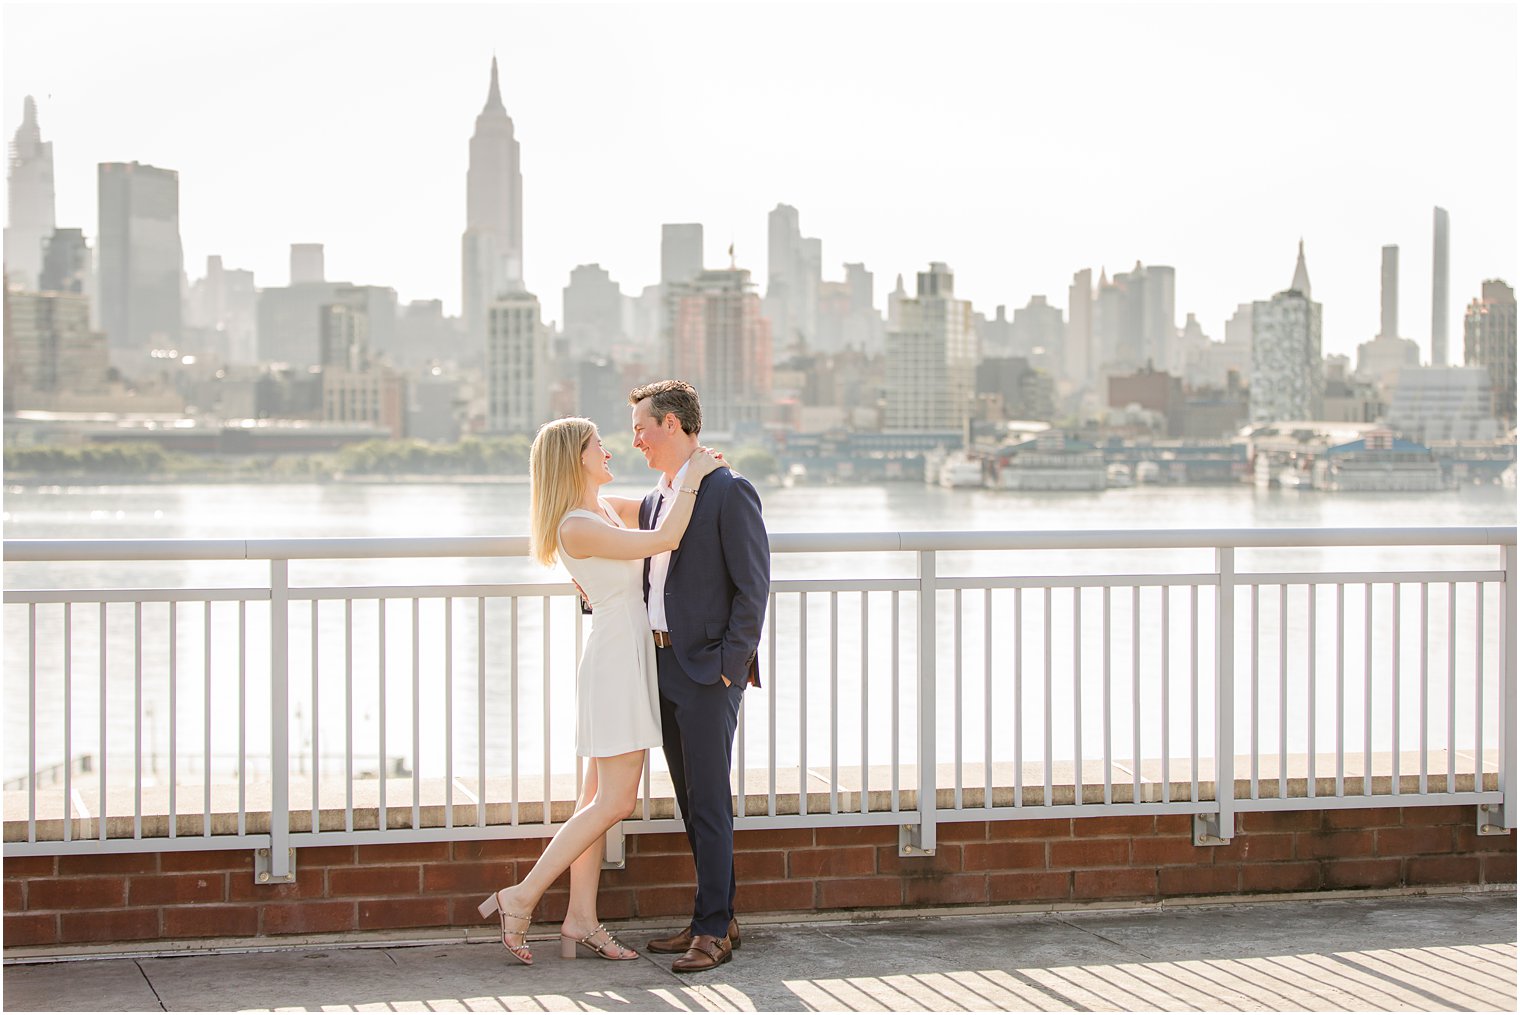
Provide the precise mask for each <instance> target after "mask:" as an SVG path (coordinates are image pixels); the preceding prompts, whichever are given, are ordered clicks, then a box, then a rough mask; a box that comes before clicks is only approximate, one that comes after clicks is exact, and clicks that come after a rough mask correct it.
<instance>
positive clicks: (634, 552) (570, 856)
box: [480, 417, 720, 965]
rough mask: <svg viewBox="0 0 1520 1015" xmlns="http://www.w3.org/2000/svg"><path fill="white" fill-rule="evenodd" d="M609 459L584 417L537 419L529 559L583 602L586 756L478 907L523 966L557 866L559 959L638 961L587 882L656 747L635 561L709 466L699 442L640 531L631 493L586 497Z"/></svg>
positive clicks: (667, 531) (602, 478)
mask: <svg viewBox="0 0 1520 1015" xmlns="http://www.w3.org/2000/svg"><path fill="white" fill-rule="evenodd" d="M611 457H612V455H611V454H610V453H609V452H608V451H607V450H606V449H605V448H603V447H602V440H601V437H600V435H599V434H598V433H597V432H596V426H595V424H593V423H592V422H591V421H590V420H587V419H578V418H574V417H572V418H567V419H557V420H554V421H553V422H551V423H545V424H544V425H543V426H542V427H540V428H539V431H538V436H537V437H535V438H534V439H533V449H532V451H531V452H530V454H529V459H528V475H529V479H530V484H531V492H530V502H531V512H530V528H531V530H532V543H533V556H534V557H535V558H537V559H538V561H539V562H540V563H542V564H544V565H551V564H553V563H554V562H555V560H556V559H559V560H562V561H563V562H564V564H565V567H566V568H567V569H568V570H569V571H570V575H571V577H573V578H574V579H575V580H576V582H577V584H579V585H580V587H581V590H582V591H583V592H584V593H585V595H586V597H587V599H588V600H589V601H590V603H591V610H592V613H591V618H592V619H591V634H590V637H589V638H588V639H587V642H586V647H585V650H584V652H583V653H582V655H581V665H580V670H579V671H578V673H577V674H576V684H575V711H576V727H575V753H576V754H578V755H580V756H581V757H583V758H588V759H590V763H589V764H588V766H587V771H586V779H585V785H584V788H583V791H582V793H581V798H580V800H579V802H578V804H577V810H576V812H575V814H574V816H573V817H571V818H570V820H569V821H567V822H565V824H564V825H563V826H561V827H560V830H559V831H558V832H556V833H555V835H554V838H553V839H552V840H551V841H550V843H549V846H548V848H546V849H545V850H544V853H543V856H541V857H539V858H538V862H537V863H535V864H534V865H533V869H532V870H531V871H529V872H528V876H527V877H525V878H523V879H522V880H521V881H520V882H518V883H517V884H515V885H513V886H512V887H510V888H503V889H501V890H500V891H497V892H495V893H493V894H492V895H491V896H490V897H488V898H487V899H486V900H485V901H484V902H482V903H481V904H480V915H481V916H482V917H487V918H489V917H490V916H492V915H493V914H496V915H498V916H499V917H500V919H501V943H502V944H503V945H505V946H506V949H507V951H508V952H509V953H511V955H512V956H513V957H514V958H516V959H517V960H518V961H519V962H522V963H524V964H527V965H531V964H532V962H533V953H532V952H531V951H530V950H529V949H528V944H527V932H528V925H529V922H530V919H531V917H532V915H533V909H534V907H536V906H537V905H538V901H539V899H540V898H542V897H543V894H544V892H545V891H546V890H548V888H549V886H550V885H551V884H553V883H554V880H555V879H556V878H558V877H559V876H560V874H561V873H563V872H564V871H565V869H566V868H569V870H570V904H569V908H568V909H567V911H566V913H565V919H564V922H563V923H562V924H561V925H560V949H561V952H560V953H561V955H563V956H564V957H566V958H573V957H574V956H575V954H576V949H577V948H579V947H584V948H586V949H587V950H589V951H590V952H592V953H593V954H595V955H598V956H600V957H602V958H604V959H634V958H638V953H637V952H634V951H632V950H631V949H629V948H626V947H624V946H623V945H622V944H621V943H620V942H618V940H617V939H616V938H614V937H613V936H612V934H611V933H610V932H609V931H608V930H607V928H606V927H604V926H602V924H601V922H600V921H599V920H597V918H596V890H597V881H598V878H599V877H600V874H601V861H602V857H601V848H600V847H601V841H602V837H603V836H604V835H605V834H606V833H607V830H608V829H609V828H611V827H612V826H613V825H615V824H617V823H618V822H619V821H621V820H623V819H624V818H626V817H627V816H628V815H629V814H631V813H632V812H633V808H634V805H635V804H636V803H637V801H638V787H639V778H640V776H641V775H642V774H643V771H644V757H645V752H646V751H647V750H648V749H649V748H651V747H656V746H659V744H660V743H661V735H660V698H659V686H658V683H657V675H656V671H655V656H654V639H653V637H652V636H651V635H650V633H649V614H648V612H647V611H646V609H645V606H644V558H646V557H650V556H653V555H654V554H657V553H663V552H665V551H667V550H673V549H675V548H676V546H677V545H678V544H679V543H680V541H681V536H682V535H683V534H685V532H686V523H687V522H688V521H689V520H690V519H691V510H692V505H693V503H694V502H695V501H696V499H697V498H696V493H697V485H698V484H700V483H701V481H702V479H703V478H704V477H706V476H707V475H708V474H709V473H711V472H712V471H713V470H714V469H716V468H718V467H719V465H720V462H719V461H718V459H717V457H716V456H715V455H713V454H712V453H710V452H708V451H707V450H706V449H704V448H699V449H698V450H697V451H696V452H695V453H694V454H693V455H692V460H691V465H690V467H689V468H688V469H687V472H686V483H687V485H686V486H683V487H682V488H681V489H680V490H679V491H678V492H677V495H676V502H675V505H674V506H673V507H672V508H671V510H670V512H669V513H668V514H667V515H666V516H665V518H664V520H663V521H662V522H661V523H660V525H659V527H658V528H656V529H652V530H649V531H643V530H640V529H639V527H638V505H639V502H638V501H636V500H627V499H623V498H603V497H600V496H598V491H599V490H600V488H601V487H602V485H603V484H605V483H608V482H610V481H611V480H612V471H611V470H610V469H609V468H608V467H607V461H608V459H610V458H611Z"/></svg>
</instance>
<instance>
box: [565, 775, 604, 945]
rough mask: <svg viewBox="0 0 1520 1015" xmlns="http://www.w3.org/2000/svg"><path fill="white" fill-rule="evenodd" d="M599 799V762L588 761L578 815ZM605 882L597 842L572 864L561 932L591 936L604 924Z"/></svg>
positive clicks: (599, 848) (599, 846)
mask: <svg viewBox="0 0 1520 1015" xmlns="http://www.w3.org/2000/svg"><path fill="white" fill-rule="evenodd" d="M594 799H596V759H595V758H587V759H586V780H585V782H584V783H583V784H582V785H581V798H580V800H579V801H577V802H576V805H575V809H576V811H577V812H580V811H583V810H585V809H586V808H587V807H590V806H591V802H592V801H593V800H594ZM601 880H602V843H601V842H594V843H592V844H591V846H590V847H589V848H587V850H586V852H584V853H582V854H581V855H580V856H578V857H576V858H575V862H574V863H572V864H571V865H570V906H569V908H568V909H567V910H565V921H564V923H563V924H561V925H560V933H561V934H568V935H570V936H571V937H576V938H579V937H581V936H582V935H584V934H589V933H591V931H592V929H593V928H595V927H596V925H597V923H599V922H600V921H598V920H597V918H596V893H597V886H598V885H599V884H600V883H601Z"/></svg>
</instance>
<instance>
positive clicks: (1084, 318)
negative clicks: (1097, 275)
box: [1063, 268, 1093, 385]
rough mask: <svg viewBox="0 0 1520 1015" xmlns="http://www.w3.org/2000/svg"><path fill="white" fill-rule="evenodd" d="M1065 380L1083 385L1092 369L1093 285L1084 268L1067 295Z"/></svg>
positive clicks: (1090, 274) (1072, 278) (1088, 273)
mask: <svg viewBox="0 0 1520 1015" xmlns="http://www.w3.org/2000/svg"><path fill="white" fill-rule="evenodd" d="M1066 297H1067V302H1066V305H1067V306H1068V307H1069V308H1070V310H1069V311H1068V312H1067V318H1066V347H1065V349H1064V350H1063V351H1064V352H1065V354H1066V355H1065V360H1066V379H1067V380H1069V381H1071V382H1072V383H1073V384H1077V385H1082V384H1085V383H1086V382H1087V380H1088V377H1089V375H1090V374H1091V372H1092V368H1093V349H1092V344H1093V284H1092V269H1091V268H1083V269H1082V270H1081V271H1079V272H1077V273H1076V274H1075V275H1073V276H1072V277H1071V288H1069V289H1068V290H1067V291H1066Z"/></svg>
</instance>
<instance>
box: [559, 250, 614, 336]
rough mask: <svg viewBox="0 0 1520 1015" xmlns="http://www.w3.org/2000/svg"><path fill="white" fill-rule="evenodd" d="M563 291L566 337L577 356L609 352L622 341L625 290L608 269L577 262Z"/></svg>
mask: <svg viewBox="0 0 1520 1015" xmlns="http://www.w3.org/2000/svg"><path fill="white" fill-rule="evenodd" d="M562 293H563V300H564V302H563V304H562V306H563V307H564V313H565V339H566V341H568V342H569V344H570V352H571V353H572V354H573V355H576V356H580V355H583V354H585V353H598V354H601V355H606V353H607V351H608V349H609V348H610V347H611V346H612V345H614V344H615V343H617V342H620V341H622V339H623V335H624V331H625V329H624V327H623V290H622V289H621V288H619V287H618V284H617V283H616V282H614V281H613V280H612V276H611V275H609V274H608V273H607V269H605V268H603V267H602V266H601V265H600V264H580V265H576V267H575V268H574V270H572V271H571V272H570V284H569V285H567V286H565V288H564V289H563V290H562Z"/></svg>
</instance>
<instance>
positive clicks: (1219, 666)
mask: <svg viewBox="0 0 1520 1015" xmlns="http://www.w3.org/2000/svg"><path fill="white" fill-rule="evenodd" d="M1214 567H1215V571H1216V572H1218V574H1219V592H1218V596H1217V598H1216V600H1215V603H1214V802H1215V803H1216V804H1217V805H1218V807H1219V809H1218V811H1217V812H1215V813H1213V814H1199V815H1196V816H1195V817H1194V819H1193V842H1194V843H1195V844H1196V845H1199V846H1221V845H1224V844H1225V843H1227V842H1229V841H1230V840H1231V839H1233V838H1234V837H1235V547H1233V546H1216V547H1215V548H1214ZM1311 749H1312V748H1311Z"/></svg>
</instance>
